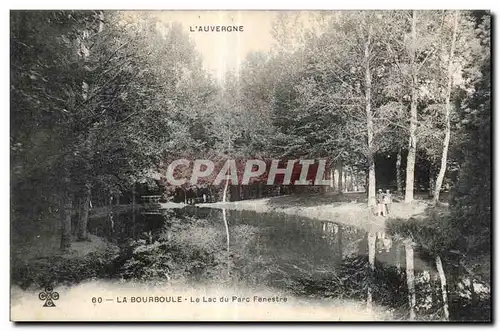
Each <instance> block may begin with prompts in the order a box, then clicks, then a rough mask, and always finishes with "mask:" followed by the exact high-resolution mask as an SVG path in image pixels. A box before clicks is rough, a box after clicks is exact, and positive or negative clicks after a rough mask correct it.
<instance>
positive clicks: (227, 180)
mask: <svg viewBox="0 0 500 331" xmlns="http://www.w3.org/2000/svg"><path fill="white" fill-rule="evenodd" d="M228 187H229V178H226V183H225V184H224V191H222V202H226V200H227V198H226V197H227V188H228Z"/></svg>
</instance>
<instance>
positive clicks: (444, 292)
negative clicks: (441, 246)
mask: <svg viewBox="0 0 500 331" xmlns="http://www.w3.org/2000/svg"><path fill="white" fill-rule="evenodd" d="M436 268H437V270H438V273H439V279H440V280H441V294H442V295H443V312H444V319H445V320H446V321H448V320H449V319H450V311H449V308H448V292H447V289H446V275H445V273H444V270H443V263H442V262H441V258H440V257H439V255H438V256H436Z"/></svg>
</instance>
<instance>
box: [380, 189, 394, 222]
mask: <svg viewBox="0 0 500 331" xmlns="http://www.w3.org/2000/svg"><path fill="white" fill-rule="evenodd" d="M391 203H392V194H391V191H390V190H386V191H385V193H384V191H382V189H379V190H378V193H377V216H387V215H389V209H390V208H389V207H390V204H391Z"/></svg>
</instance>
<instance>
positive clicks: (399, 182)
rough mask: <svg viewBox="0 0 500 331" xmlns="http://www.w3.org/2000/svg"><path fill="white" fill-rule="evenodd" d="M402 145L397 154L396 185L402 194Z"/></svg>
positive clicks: (398, 191)
mask: <svg viewBox="0 0 500 331" xmlns="http://www.w3.org/2000/svg"><path fill="white" fill-rule="evenodd" d="M401 159H402V155H401V146H400V147H399V148H398V155H397V156H396V185H397V193H398V194H401V193H402V192H403V179H402V178H401Z"/></svg>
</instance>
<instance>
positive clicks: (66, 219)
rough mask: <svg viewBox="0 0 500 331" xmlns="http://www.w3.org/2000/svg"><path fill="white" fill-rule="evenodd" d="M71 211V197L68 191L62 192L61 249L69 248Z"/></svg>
mask: <svg viewBox="0 0 500 331" xmlns="http://www.w3.org/2000/svg"><path fill="white" fill-rule="evenodd" d="M72 213H73V197H72V195H71V194H70V193H69V192H65V193H63V196H62V199H61V230H62V231H61V249H62V250H67V249H69V248H71V215H72Z"/></svg>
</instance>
